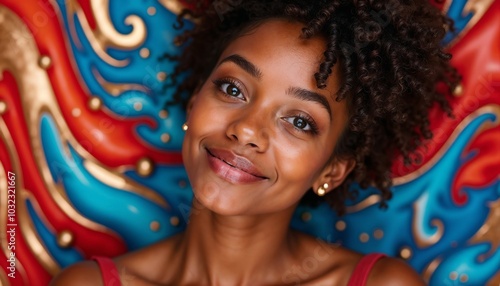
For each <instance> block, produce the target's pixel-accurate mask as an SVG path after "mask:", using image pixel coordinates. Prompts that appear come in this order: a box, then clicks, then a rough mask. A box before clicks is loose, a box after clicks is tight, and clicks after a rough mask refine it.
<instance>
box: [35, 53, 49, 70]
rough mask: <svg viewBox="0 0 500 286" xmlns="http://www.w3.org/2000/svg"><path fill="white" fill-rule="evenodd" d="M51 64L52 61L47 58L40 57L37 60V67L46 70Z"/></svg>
mask: <svg viewBox="0 0 500 286" xmlns="http://www.w3.org/2000/svg"><path fill="white" fill-rule="evenodd" d="M51 64H52V59H51V58H50V57H49V56H41V57H40V59H39V60H38V66H39V67H41V68H42V69H44V70H46V69H47V68H49V67H50V65H51Z"/></svg>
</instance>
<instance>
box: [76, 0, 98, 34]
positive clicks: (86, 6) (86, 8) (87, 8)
mask: <svg viewBox="0 0 500 286" xmlns="http://www.w3.org/2000/svg"><path fill="white" fill-rule="evenodd" d="M77 1H78V4H80V7H82V11H83V14H85V18H87V22H88V23H89V26H90V28H91V29H92V30H95V28H96V26H97V25H96V23H95V18H94V14H93V13H92V7H91V4H90V0H77Z"/></svg>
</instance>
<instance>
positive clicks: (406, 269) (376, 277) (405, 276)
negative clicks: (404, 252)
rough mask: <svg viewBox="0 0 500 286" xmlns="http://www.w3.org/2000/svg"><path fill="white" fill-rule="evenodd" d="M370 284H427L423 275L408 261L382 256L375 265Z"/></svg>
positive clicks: (407, 285) (410, 285)
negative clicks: (407, 262)
mask: <svg viewBox="0 0 500 286" xmlns="http://www.w3.org/2000/svg"><path fill="white" fill-rule="evenodd" d="M367 284H368V285H385V286H392V285H394V286H396V285H405V286H421V285H426V284H425V282H424V280H423V279H422V277H420V276H419V275H418V273H417V272H416V271H415V270H414V269H413V268H411V267H410V266H409V265H408V264H406V262H404V261H402V260H400V259H396V258H390V257H386V258H382V259H381V260H379V261H378V262H377V263H376V264H375V266H374V267H373V269H372V271H371V273H370V276H369V278H368V283H367Z"/></svg>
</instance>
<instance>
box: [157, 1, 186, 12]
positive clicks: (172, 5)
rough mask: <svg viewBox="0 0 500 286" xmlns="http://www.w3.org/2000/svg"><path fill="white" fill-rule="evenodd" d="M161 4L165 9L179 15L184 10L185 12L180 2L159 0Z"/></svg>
mask: <svg viewBox="0 0 500 286" xmlns="http://www.w3.org/2000/svg"><path fill="white" fill-rule="evenodd" d="M158 2H160V4H161V5H162V6H163V7H165V8H166V9H167V10H169V11H170V12H172V13H174V14H176V15H179V14H180V13H181V12H182V10H184V6H183V5H182V4H181V2H180V1H178V0H158Z"/></svg>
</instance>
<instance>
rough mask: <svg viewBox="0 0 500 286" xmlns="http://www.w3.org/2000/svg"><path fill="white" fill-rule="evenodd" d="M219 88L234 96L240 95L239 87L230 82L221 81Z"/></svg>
mask: <svg viewBox="0 0 500 286" xmlns="http://www.w3.org/2000/svg"><path fill="white" fill-rule="evenodd" d="M220 88H221V90H222V91H223V92H225V93H226V94H227V95H230V96H234V97H238V96H240V95H241V91H240V89H239V88H238V87H237V86H236V85H234V84H232V83H223V84H222V85H221V87H220Z"/></svg>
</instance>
